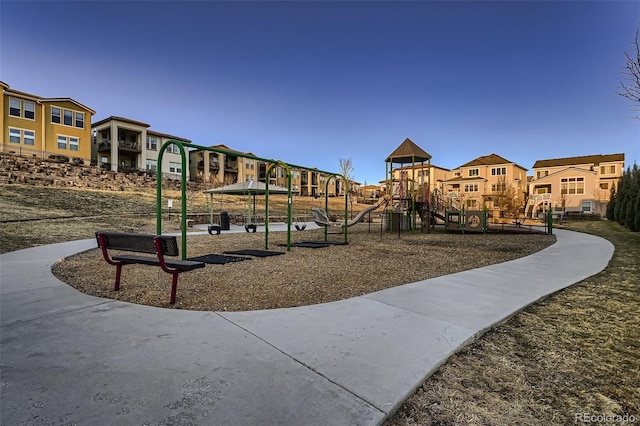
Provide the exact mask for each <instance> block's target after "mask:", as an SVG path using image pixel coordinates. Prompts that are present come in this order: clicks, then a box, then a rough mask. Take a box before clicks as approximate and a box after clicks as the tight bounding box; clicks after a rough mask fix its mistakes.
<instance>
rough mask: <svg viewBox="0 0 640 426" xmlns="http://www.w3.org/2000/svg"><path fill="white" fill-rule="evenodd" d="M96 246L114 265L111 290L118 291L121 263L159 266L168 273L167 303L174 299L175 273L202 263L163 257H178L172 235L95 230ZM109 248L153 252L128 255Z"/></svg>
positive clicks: (176, 281)
mask: <svg viewBox="0 0 640 426" xmlns="http://www.w3.org/2000/svg"><path fill="white" fill-rule="evenodd" d="M96 239H97V240H98V247H100V248H101V249H102V256H103V257H104V260H106V261H107V263H109V264H111V265H114V266H115V267H116V282H115V286H114V288H113V290H114V291H118V290H120V276H121V273H122V266H124V265H133V264H140V265H150V266H159V267H161V268H162V270H163V271H165V272H167V273H169V274H171V275H172V276H173V280H172V283H171V302H170V303H171V304H172V305H173V304H174V303H175V302H176V291H177V289H178V274H180V273H182V272H186V271H192V270H194V269H198V268H204V266H205V263H204V262H196V261H192V260H178V259H165V256H178V242H177V239H176V237H172V236H167V235H146V234H129V233H120V232H96ZM109 250H120V251H129V252H135V253H149V254H155V257H151V256H139V255H132V254H118V255H115V256H110V255H109Z"/></svg>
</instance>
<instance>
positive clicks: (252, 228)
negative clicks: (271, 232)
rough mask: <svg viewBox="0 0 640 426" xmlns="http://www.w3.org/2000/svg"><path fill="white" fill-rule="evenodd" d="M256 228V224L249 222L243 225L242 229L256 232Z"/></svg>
mask: <svg viewBox="0 0 640 426" xmlns="http://www.w3.org/2000/svg"><path fill="white" fill-rule="evenodd" d="M256 229H258V225H255V224H250V225H245V226H244V230H245V231H247V232H256Z"/></svg>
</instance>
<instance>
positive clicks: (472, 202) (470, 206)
mask: <svg viewBox="0 0 640 426" xmlns="http://www.w3.org/2000/svg"><path fill="white" fill-rule="evenodd" d="M467 208H468V209H476V208H478V200H467Z"/></svg>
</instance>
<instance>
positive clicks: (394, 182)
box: [383, 138, 432, 232]
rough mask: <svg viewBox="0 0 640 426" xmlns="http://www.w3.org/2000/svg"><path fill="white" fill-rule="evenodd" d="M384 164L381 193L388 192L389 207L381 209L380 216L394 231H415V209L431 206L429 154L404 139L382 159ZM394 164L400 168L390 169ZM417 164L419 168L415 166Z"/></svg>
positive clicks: (427, 209)
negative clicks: (384, 177)
mask: <svg viewBox="0 0 640 426" xmlns="http://www.w3.org/2000/svg"><path fill="white" fill-rule="evenodd" d="M385 163H386V164H385V165H386V173H385V174H386V179H385V182H386V190H385V192H386V193H387V194H389V195H390V209H388V210H385V215H384V218H383V222H385V223H386V229H387V230H388V231H392V230H393V231H395V230H397V231H398V232H400V231H406V230H415V229H416V225H417V220H416V219H417V214H418V208H419V209H420V211H423V210H424V211H427V212H430V211H431V209H432V207H431V204H432V203H431V202H430V198H431V191H430V187H431V182H430V175H431V173H430V169H431V155H430V154H429V153H427V152H426V151H424V150H423V149H422V148H420V147H419V146H418V145H416V144H415V143H414V142H413V141H412V140H411V139H409V138H407V139H405V140H404V141H403V142H402V143H401V144H400V146H398V148H396V149H395V150H394V151H393V152H392V153H391V154H390V155H389V156H388V157H387V158H386V159H385ZM394 164H399V165H400V167H399V168H398V169H394ZM417 164H418V165H419V167H416V165H417ZM405 165H410V166H409V167H405ZM416 171H417V172H418V176H416ZM396 174H397V177H396V176H395V175H396ZM389 210H390V211H389ZM421 217H422V214H421ZM428 223H429V222H428V221H427V224H428ZM423 226H424V222H423ZM427 229H428V226H427Z"/></svg>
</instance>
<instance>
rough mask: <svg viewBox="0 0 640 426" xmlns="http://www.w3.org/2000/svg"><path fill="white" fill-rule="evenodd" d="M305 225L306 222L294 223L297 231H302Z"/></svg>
mask: <svg viewBox="0 0 640 426" xmlns="http://www.w3.org/2000/svg"><path fill="white" fill-rule="evenodd" d="M306 227H307V224H306V223H305V224H303V225H297V224H296V229H297V230H298V231H304V230H305V229H306Z"/></svg>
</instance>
